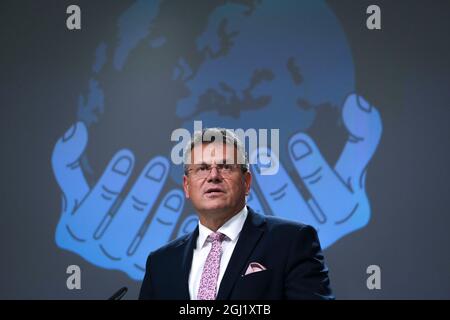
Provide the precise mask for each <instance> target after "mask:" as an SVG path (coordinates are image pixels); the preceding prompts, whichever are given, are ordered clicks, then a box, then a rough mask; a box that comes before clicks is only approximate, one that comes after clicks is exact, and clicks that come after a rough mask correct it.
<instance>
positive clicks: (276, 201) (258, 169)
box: [250, 148, 320, 225]
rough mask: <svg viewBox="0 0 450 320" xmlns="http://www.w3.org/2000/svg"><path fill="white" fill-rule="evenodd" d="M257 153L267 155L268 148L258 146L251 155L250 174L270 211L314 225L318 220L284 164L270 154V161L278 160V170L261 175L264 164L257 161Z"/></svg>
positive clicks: (276, 214)
mask: <svg viewBox="0 0 450 320" xmlns="http://www.w3.org/2000/svg"><path fill="white" fill-rule="evenodd" d="M259 154H264V155H267V154H268V150H267V149H263V148H260V149H258V150H257V151H255V152H254V153H253V154H252V155H251V157H250V159H251V163H252V166H251V168H252V174H253V177H254V178H255V180H256V184H257V186H258V188H259V190H260V192H261V195H262V197H264V199H265V201H266V203H267V204H268V206H269V209H270V210H271V213H273V214H274V215H275V216H278V217H280V218H284V219H288V220H293V221H300V222H303V223H306V224H313V225H316V224H317V223H318V222H319V221H320V220H318V219H315V217H314V216H313V215H312V214H311V211H310V209H309V208H308V205H307V203H306V202H305V200H304V199H303V197H302V195H301V194H300V192H299V191H298V189H297V188H296V186H295V185H294V183H293V181H292V179H291V178H290V177H289V175H288V173H287V172H286V169H285V168H284V166H283V165H282V164H281V163H279V160H278V158H277V157H276V155H275V154H271V160H270V161H278V172H277V173H276V174H270V175H263V174H261V173H262V166H264V164H262V163H260V162H259V159H260V156H259ZM267 166H272V164H271V163H270V164H267Z"/></svg>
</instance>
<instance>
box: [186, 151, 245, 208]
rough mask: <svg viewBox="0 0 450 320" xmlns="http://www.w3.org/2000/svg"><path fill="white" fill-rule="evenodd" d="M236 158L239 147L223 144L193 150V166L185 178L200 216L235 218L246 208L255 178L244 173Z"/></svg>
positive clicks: (187, 190)
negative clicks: (235, 214)
mask: <svg viewBox="0 0 450 320" xmlns="http://www.w3.org/2000/svg"><path fill="white" fill-rule="evenodd" d="M233 149H234V151H233ZM227 150H228V152H227ZM236 154H237V150H236V148H235V147H230V146H227V145H225V144H222V143H210V144H202V145H197V146H195V147H194V148H193V149H192V152H191V155H192V157H191V158H192V163H193V164H191V165H189V168H188V173H187V176H186V175H185V176H184V177H183V188H184V192H185V195H186V198H188V199H191V201H192V204H193V206H194V208H195V209H196V210H197V212H198V213H200V214H202V213H212V214H222V215H224V214H225V215H228V214H230V215H231V214H234V213H236V212H238V211H239V210H240V209H242V208H243V206H244V205H245V196H246V195H247V194H248V193H249V191H250V185H251V174H250V172H245V173H243V172H242V171H241V167H240V166H239V165H237V156H236ZM199 158H200V159H199ZM221 168H222V169H221ZM209 169H211V171H209Z"/></svg>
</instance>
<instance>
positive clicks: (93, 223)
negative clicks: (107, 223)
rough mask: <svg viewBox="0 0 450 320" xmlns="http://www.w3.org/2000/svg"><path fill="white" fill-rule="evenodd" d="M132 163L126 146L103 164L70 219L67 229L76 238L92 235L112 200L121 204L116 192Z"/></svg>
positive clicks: (127, 174) (85, 237) (81, 238)
mask: <svg viewBox="0 0 450 320" xmlns="http://www.w3.org/2000/svg"><path fill="white" fill-rule="evenodd" d="M133 165H134V156H133V154H132V153H131V151H129V150H126V149H124V150H120V151H119V152H117V153H116V154H115V155H114V157H113V158H112V160H111V161H110V162H109V164H108V166H107V167H106V169H105V171H104V172H103V175H102V176H101V177H100V179H99V180H98V182H97V183H96V185H95V186H94V188H93V189H92V190H91V192H89V193H88V194H87V195H86V197H85V198H84V199H83V200H82V202H81V203H80V205H79V208H78V209H77V210H76V212H75V214H74V215H73V216H72V217H71V219H70V226H69V228H68V232H69V233H70V234H71V235H72V237H74V238H75V239H77V240H79V241H85V240H86V239H91V238H92V237H93V236H94V232H95V230H96V229H97V228H98V226H99V225H100V222H101V221H102V219H103V218H104V217H105V215H106V214H107V213H108V211H109V210H111V208H112V206H113V204H115V207H114V210H115V209H116V208H117V207H118V206H119V205H120V201H117V200H118V197H119V194H120V192H121V191H122V189H123V187H124V186H125V184H126V182H127V180H128V178H129V176H130V174H131V172H132V170H133Z"/></svg>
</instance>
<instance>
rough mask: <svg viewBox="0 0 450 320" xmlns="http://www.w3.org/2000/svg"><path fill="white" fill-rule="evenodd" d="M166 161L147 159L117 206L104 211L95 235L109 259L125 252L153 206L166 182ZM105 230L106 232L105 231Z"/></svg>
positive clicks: (167, 164)
mask: <svg viewBox="0 0 450 320" xmlns="http://www.w3.org/2000/svg"><path fill="white" fill-rule="evenodd" d="M168 171H169V162H168V161H167V159H166V158H164V157H161V156H158V157H155V158H153V159H152V160H150V161H149V162H148V163H147V165H146V166H145V168H144V169H143V170H142V173H141V174H140V176H139V177H138V178H137V180H136V182H135V183H134V185H133V186H132V188H131V190H130V192H129V193H128V195H127V196H126V198H125V199H124V201H123V202H122V204H121V206H120V208H119V209H118V210H117V211H116V212H114V211H109V213H108V214H107V215H105V217H104V219H103V221H102V223H101V224H100V225H99V228H98V229H97V230H96V232H95V235H94V237H95V238H97V239H98V238H102V239H101V244H100V249H101V250H102V252H103V253H104V254H105V256H107V257H109V258H110V259H112V260H119V259H120V257H122V256H124V255H125V253H126V251H127V249H128V247H129V245H130V243H131V242H132V241H133V239H134V237H135V236H136V233H137V232H138V231H139V228H140V227H141V226H142V224H143V223H144V221H145V219H146V217H147V216H148V214H149V212H150V211H151V209H152V208H153V206H154V204H155V202H156V200H157V198H158V196H159V194H160V192H161V189H162V187H163V186H164V184H165V182H166V178H167V175H168ZM105 231H106V232H105Z"/></svg>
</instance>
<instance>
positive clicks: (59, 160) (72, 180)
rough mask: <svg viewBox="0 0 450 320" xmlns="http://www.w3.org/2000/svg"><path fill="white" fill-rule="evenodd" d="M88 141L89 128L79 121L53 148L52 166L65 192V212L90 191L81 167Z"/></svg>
mask: <svg viewBox="0 0 450 320" xmlns="http://www.w3.org/2000/svg"><path fill="white" fill-rule="evenodd" d="M87 142H88V132H87V128H86V126H85V125H84V123H83V122H77V123H75V124H74V125H72V126H71V127H70V128H69V129H68V130H67V132H66V133H65V134H64V135H63V136H62V137H61V138H60V139H59V140H58V141H57V142H56V145H55V147H54V149H53V153H52V168H53V172H54V174H55V177H56V181H57V182H58V185H59V186H60V188H61V190H62V192H63V194H64V200H65V203H64V204H63V211H64V212H70V211H71V210H72V209H73V207H76V206H77V205H78V203H79V202H80V201H81V199H83V198H84V196H85V195H86V194H87V193H88V192H89V186H88V183H87V181H86V179H85V177H84V174H83V171H82V170H81V167H80V157H81V155H82V154H83V152H84V150H85V148H86V145H87ZM69 208H70V209H69Z"/></svg>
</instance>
